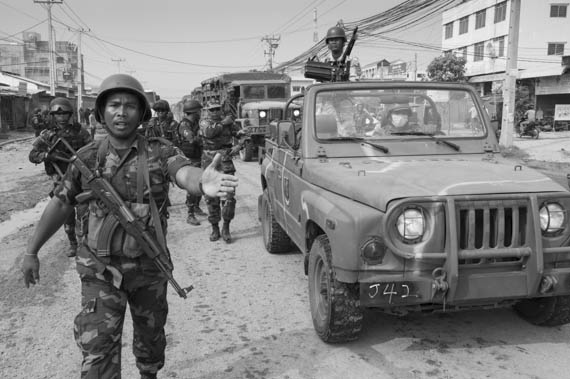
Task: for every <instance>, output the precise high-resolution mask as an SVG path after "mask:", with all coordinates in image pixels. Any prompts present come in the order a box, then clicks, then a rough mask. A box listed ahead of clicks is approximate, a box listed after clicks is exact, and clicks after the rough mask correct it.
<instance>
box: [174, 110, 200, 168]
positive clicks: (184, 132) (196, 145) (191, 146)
mask: <svg viewBox="0 0 570 379" xmlns="http://www.w3.org/2000/svg"><path fill="white" fill-rule="evenodd" d="M199 133H200V125H199V123H198V122H192V121H191V120H189V119H187V118H184V119H182V121H180V125H178V147H179V148H180V150H182V152H183V153H184V155H185V156H186V157H187V158H191V159H198V158H200V157H201V156H202V143H201V141H200V135H199Z"/></svg>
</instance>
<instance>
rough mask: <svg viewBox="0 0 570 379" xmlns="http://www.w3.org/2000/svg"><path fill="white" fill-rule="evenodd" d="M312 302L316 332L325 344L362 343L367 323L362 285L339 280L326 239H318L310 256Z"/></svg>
mask: <svg viewBox="0 0 570 379" xmlns="http://www.w3.org/2000/svg"><path fill="white" fill-rule="evenodd" d="M309 301H310V304H311V316H312V318H313V325H314V327H315V331H316V332H317V335H318V336H319V337H320V338H321V339H322V340H323V341H324V342H330V343H335V342H347V341H353V340H355V339H358V337H359V335H360V331H361V330H362V319H363V312H362V309H361V308H360V300H359V293H358V284H348V283H342V282H339V281H337V280H336V279H335V274H334V271H333V268H332V255H331V248H330V243H329V239H328V237H327V236H326V235H321V236H319V237H317V239H316V240H315V241H314V242H313V245H312V247H311V251H310V253H309Z"/></svg>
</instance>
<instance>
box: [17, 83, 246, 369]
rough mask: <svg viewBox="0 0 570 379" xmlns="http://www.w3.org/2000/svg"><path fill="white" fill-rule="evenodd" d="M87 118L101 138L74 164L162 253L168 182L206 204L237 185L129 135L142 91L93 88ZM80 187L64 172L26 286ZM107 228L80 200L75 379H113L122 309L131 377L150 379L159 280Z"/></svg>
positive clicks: (145, 260) (81, 181)
mask: <svg viewBox="0 0 570 379" xmlns="http://www.w3.org/2000/svg"><path fill="white" fill-rule="evenodd" d="M95 116H96V118H97V121H99V122H101V123H102V124H103V125H105V128H106V129H107V131H108V135H107V137H106V138H105V139H103V140H102V141H97V142H94V143H92V144H90V145H88V146H87V147H85V148H83V149H81V150H80V151H79V152H78V156H79V159H80V160H81V161H82V162H84V163H85V164H86V165H88V166H89V168H90V169H91V170H92V171H93V170H95V169H96V170H98V171H99V172H100V174H101V175H102V177H103V178H105V179H106V180H108V181H109V183H110V184H111V185H112V186H113V187H114V189H115V191H116V192H117V193H118V194H119V196H120V197H121V198H122V199H123V200H124V201H125V202H126V203H127V204H128V206H129V207H130V209H131V211H132V212H133V213H134V214H136V215H137V216H138V218H139V220H141V222H145V223H146V225H147V226H148V230H150V231H151V233H152V234H153V235H154V237H155V239H156V241H157V243H159V244H160V245H162V247H163V248H164V249H165V250H166V251H168V248H167V246H166V241H165V239H164V236H165V235H166V231H167V219H168V212H167V208H166V206H165V205H166V204H168V203H169V201H168V186H169V182H170V181H172V182H174V183H175V184H176V185H178V186H179V187H181V188H183V189H185V190H187V191H188V192H190V193H192V194H195V195H198V194H201V193H202V190H203V193H205V194H207V195H208V196H211V197H216V196H228V195H229V194H230V193H233V191H234V188H235V186H237V179H236V178H235V177H234V176H232V175H224V174H222V173H220V172H217V171H216V170H215V166H216V164H218V163H219V160H220V156H219V155H218V156H216V157H214V160H213V164H212V165H211V166H210V167H208V168H207V169H205V170H204V171H202V170H201V169H200V168H198V167H193V166H192V165H191V162H190V161H189V160H188V159H187V158H186V157H184V155H183V154H182V153H181V152H180V150H179V149H178V148H176V147H175V146H173V145H172V144H171V143H169V142H168V141H165V140H164V139H162V138H145V137H143V136H140V135H139V134H138V133H137V131H136V129H137V127H138V126H139V125H140V124H141V122H144V121H146V120H148V119H149V118H150V116H151V111H150V104H149V103H148V100H147V99H146V97H145V95H144V90H143V87H142V85H141V84H140V82H139V81H138V80H136V79H135V78H133V77H131V76H129V75H124V74H115V75H112V76H110V77H108V78H106V79H105V80H103V82H102V83H101V86H100V87H99V94H98V96H97V98H96V100H95ZM125 178H131V179H132V180H125ZM149 178H152V182H151V181H150V179H149ZM87 179H88V178H86V177H84V176H83V175H82V174H81V172H80V171H79V170H78V169H77V168H76V167H75V166H73V165H71V166H70V167H69V169H68V170H67V173H66V175H65V178H64V180H63V181H62V182H61V183H60V184H59V185H58V186H57V187H56V189H55V191H54V194H55V196H54V197H53V198H52V199H51V200H50V202H49V203H48V205H47V206H46V208H45V210H44V212H43V214H42V216H41V218H40V221H39V223H38V224H37V226H36V229H35V230H34V233H33V235H32V237H31V239H30V241H29V243H28V246H27V249H26V253H25V254H24V257H23V262H22V272H23V274H24V284H25V285H26V287H29V285H30V284H36V283H38V282H39V278H40V277H39V269H40V262H39V259H38V252H39V250H40V248H41V247H42V246H43V244H44V243H45V242H46V241H47V240H48V239H49V238H50V237H51V236H52V235H53V234H54V233H55V232H56V231H57V229H58V228H59V227H60V226H61V224H62V223H63V222H64V220H65V219H66V218H67V217H68V216H69V215H70V214H71V213H72V211H73V207H74V205H75V204H76V203H77V201H78V199H77V196H78V195H79V194H82V193H85V192H87V191H89V190H91V188H90V182H89V181H88V180H87ZM113 219H114V216H113V215H112V214H111V213H109V210H107V209H106V208H104V207H102V206H101V204H100V202H99V201H98V200H97V199H96V198H92V199H89V230H88V234H87V238H86V239H85V240H84V243H83V245H82V246H81V248H80V249H79V251H78V259H77V260H76V267H77V271H78V273H79V276H80V279H81V306H82V310H81V312H80V313H79V314H78V315H77V316H76V318H75V328H74V334H75V340H76V342H77V345H78V346H79V348H80V349H81V352H82V354H83V362H82V366H81V377H82V378H109V379H110V378H120V377H121V348H122V333H123V325H124V320H125V311H126V308H127V304H128V305H129V308H130V311H131V317H132V320H133V353H134V355H135V358H136V365H137V368H138V369H139V372H140V375H141V378H143V379H152V378H156V377H157V372H158V371H159V370H160V369H161V368H162V367H163V366H164V360H165V348H166V335H165V332H164V325H165V323H166V318H167V314H168V303H167V296H166V292H167V291H166V290H167V278H166V277H165V275H164V274H163V272H162V271H160V270H159V269H158V268H157V267H156V266H155V265H154V261H153V259H152V258H151V257H149V256H147V255H146V254H144V253H143V251H142V250H141V249H140V247H139V246H138V245H137V243H136V241H135V239H134V238H133V237H132V236H130V235H129V234H127V233H126V231H125V230H124V229H123V227H122V226H120V225H119V226H117V227H116V228H115V229H114V230H113V231H111V232H110V233H103V231H102V227H103V225H106V222H107V221H109V220H113ZM101 246H104V247H105V248H104V249H102V248H101Z"/></svg>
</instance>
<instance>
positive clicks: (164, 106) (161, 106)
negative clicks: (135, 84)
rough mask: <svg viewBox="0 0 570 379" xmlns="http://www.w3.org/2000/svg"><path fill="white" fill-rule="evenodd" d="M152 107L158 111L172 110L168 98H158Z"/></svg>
mask: <svg viewBox="0 0 570 379" xmlns="http://www.w3.org/2000/svg"><path fill="white" fill-rule="evenodd" d="M152 109H153V110H154V111H156V112H170V104H168V101H166V100H158V101H157V102H156V103H154V104H153V105H152Z"/></svg>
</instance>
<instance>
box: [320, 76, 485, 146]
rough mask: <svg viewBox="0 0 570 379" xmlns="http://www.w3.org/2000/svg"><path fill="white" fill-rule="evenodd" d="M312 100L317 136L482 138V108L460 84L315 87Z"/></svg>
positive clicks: (483, 133) (322, 137)
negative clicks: (449, 86) (457, 86)
mask: <svg viewBox="0 0 570 379" xmlns="http://www.w3.org/2000/svg"><path fill="white" fill-rule="evenodd" d="M315 100H316V104H315V126H316V133H317V137H318V138H319V139H328V138H336V137H362V138H365V139H395V138H398V139H402V138H421V137H425V136H426V135H429V136H435V137H445V139H450V138H465V137H471V138H473V137H475V138H482V137H484V136H485V135H486V134H487V130H486V128H485V125H484V123H483V121H482V120H483V115H482V112H484V109H483V108H479V106H478V103H477V102H476V101H475V99H474V98H473V97H472V93H471V92H468V91H466V90H462V89H454V90H450V89H442V88H433V89H431V88H429V89H428V88H426V87H421V88H420V87H418V88H410V87H405V88H379V89H366V90H362V89H357V90H335V91H321V92H319V93H318V94H317V96H316V98H315Z"/></svg>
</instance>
